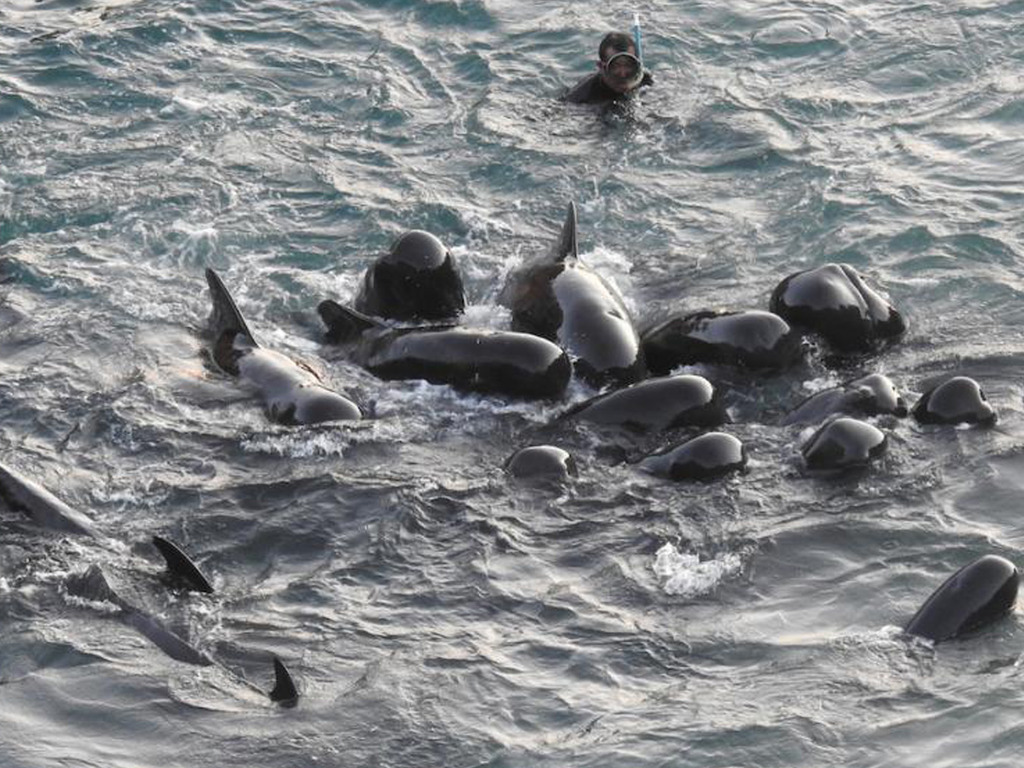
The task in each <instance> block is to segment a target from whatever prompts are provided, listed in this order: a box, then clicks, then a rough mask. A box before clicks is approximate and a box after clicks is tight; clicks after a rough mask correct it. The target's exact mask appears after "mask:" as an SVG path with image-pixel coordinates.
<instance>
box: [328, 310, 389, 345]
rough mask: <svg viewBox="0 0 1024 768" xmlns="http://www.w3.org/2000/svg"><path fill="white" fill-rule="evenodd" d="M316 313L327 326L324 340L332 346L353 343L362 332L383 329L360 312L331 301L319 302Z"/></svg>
mask: <svg viewBox="0 0 1024 768" xmlns="http://www.w3.org/2000/svg"><path fill="white" fill-rule="evenodd" d="M316 311H317V313H318V314H319V315H320V319H321V320H323V321H324V325H326V326H327V333H326V334H324V336H325V338H326V339H327V341H329V342H332V343H334V344H345V343H346V342H350V341H355V340H356V339H358V338H359V337H360V336H361V335H362V334H363V332H364V331H368V330H370V329H372V328H381V327H383V326H381V324H380V323H378V322H376V321H374V320H373V318H371V317H368V316H366V315H364V314H363V313H362V312H357V311H356V310H354V309H352V308H351V307H345V306H342V305H341V304H339V303H338V302H336V301H333V300H331V299H326V300H324V301H321V302H320V305H319V306H318V307H317V308H316Z"/></svg>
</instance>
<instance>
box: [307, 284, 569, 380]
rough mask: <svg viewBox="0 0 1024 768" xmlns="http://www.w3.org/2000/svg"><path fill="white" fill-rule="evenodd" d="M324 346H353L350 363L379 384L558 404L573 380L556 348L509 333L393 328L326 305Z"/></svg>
mask: <svg viewBox="0 0 1024 768" xmlns="http://www.w3.org/2000/svg"><path fill="white" fill-rule="evenodd" d="M317 312H318V313H319V314H320V317H321V319H322V320H323V321H324V325H326V326H327V332H326V334H325V340H326V341H328V342H332V343H341V344H344V343H347V344H351V345H352V348H351V352H350V357H351V358H352V359H353V360H355V361H356V362H357V363H359V364H360V365H361V366H363V367H364V368H366V369H367V370H368V371H370V372H371V373H373V374H374V375H375V376H377V377H379V378H381V379H386V380H388V379H422V380H424V381H429V382H430V383H432V384H449V385H451V386H453V387H456V388H457V389H463V390H469V391H472V392H481V393H484V394H502V395H509V396H511V397H522V398H557V397H560V396H561V395H562V393H563V392H565V388H566V386H567V385H568V384H569V379H570V377H571V375H572V365H571V363H570V362H569V357H568V356H567V355H566V353H565V352H564V351H563V350H562V349H561V348H560V347H559V346H558V345H556V344H553V343H552V342H550V341H547V340H546V339H542V338H540V337H538V336H532V335H530V334H527V333H516V332H511V331H487V330H477V331H474V330H468V329H465V328H455V327H451V326H434V327H426V328H392V327H390V326H387V325H384V324H382V323H379V322H377V321H375V320H373V319H372V318H370V317H367V316H365V315H362V314H360V313H359V312H356V311H355V310H353V309H350V308H348V307H344V306H342V305H341V304H338V303H337V302H335V301H331V300H330V299H328V300H326V301H322V302H320V305H319V306H318V307H317Z"/></svg>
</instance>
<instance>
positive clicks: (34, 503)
mask: <svg viewBox="0 0 1024 768" xmlns="http://www.w3.org/2000/svg"><path fill="white" fill-rule="evenodd" d="M0 499H2V501H3V502H4V504H5V505H6V506H7V507H8V508H9V509H11V510H12V511H15V512H19V513H22V514H24V515H26V516H28V517H29V518H30V519H31V520H33V521H34V522H35V523H36V524H38V525H40V526H42V527H45V528H50V529H54V530H58V531H62V532H64V533H70V534H83V535H87V536H92V537H95V538H99V534H98V533H97V532H96V530H95V528H94V527H93V526H92V524H91V522H89V520H88V518H87V517H86V516H85V515H83V514H82V513H81V512H79V511H78V510H75V509H73V508H71V507H70V506H68V505H67V504H65V503H64V502H63V501H61V500H60V499H58V498H57V497H56V496H54V495H53V494H52V493H50V492H49V491H48V490H46V489H45V488H43V487H42V486H40V485H38V484H36V483H34V482H32V481H31V480H28V479H27V478H25V477H22V476H21V475H20V474H18V473H17V472H15V471H13V470H11V469H9V468H7V467H4V466H0ZM152 541H153V546H155V547H156V549H157V551H158V552H159V553H160V555H161V556H162V557H163V559H164V563H165V565H166V573H165V576H164V580H165V581H166V582H167V583H168V584H169V585H170V586H171V587H172V588H175V589H183V590H187V591H193V592H206V593H210V592H213V586H212V585H211V584H210V581H209V579H207V578H206V576H204V575H203V573H202V571H200V569H199V568H198V566H196V564H195V563H194V562H193V561H192V559H191V558H190V557H189V556H188V555H186V554H185V553H184V552H183V551H182V550H181V548H180V547H179V546H178V545H177V544H175V543H174V542H172V541H171V540H170V539H167V538H165V537H163V536H154V537H153V539H152ZM64 589H65V591H66V592H67V594H69V595H72V596H75V597H79V598H82V599H85V600H89V601H99V602H107V603H110V604H111V605H114V606H116V608H117V609H118V610H117V614H116V615H117V618H118V619H120V620H121V621H123V622H124V623H125V624H127V625H129V626H131V627H134V628H135V629H137V630H138V631H139V632H140V633H141V634H142V635H144V636H145V637H146V638H148V639H149V640H150V641H151V642H152V643H153V644H154V645H156V646H157V647H158V648H160V649H161V650H162V651H163V652H164V653H166V654H167V655H168V656H170V657H171V658H172V659H175V660H177V661H183V662H185V663H188V664H196V665H199V666H209V665H211V664H214V663H215V662H214V660H213V659H212V658H211V657H210V656H209V655H208V654H206V653H204V652H203V651H201V650H199V649H197V648H195V647H194V646H192V645H191V644H189V643H188V642H186V641H185V640H183V639H182V638H181V637H179V636H178V635H177V634H175V633H174V632H173V631H171V630H170V629H168V628H167V627H166V626H165V625H164V624H163V622H161V621H160V620H159V619H157V618H155V617H153V616H151V615H149V614H148V613H146V612H145V611H142V610H141V609H139V608H137V607H136V606H133V605H131V604H130V603H129V602H128V601H127V600H125V599H123V598H122V597H121V596H120V595H118V594H117V593H116V592H115V591H114V589H113V588H112V587H111V585H110V582H109V581H108V579H107V576H106V574H105V573H104V572H103V570H102V569H101V568H100V567H99V566H98V565H95V564H94V565H91V566H89V568H87V569H86V570H85V571H84V572H81V573H76V574H72V575H70V576H69V577H68V578H67V579H66V580H65V582H64ZM274 670H275V672H274V674H275V678H276V681H275V685H274V688H273V690H272V691H271V692H270V693H269V694H268V695H269V696H270V698H271V700H272V701H275V702H278V703H280V704H282V705H283V706H291V705H292V704H294V703H295V702H296V701H297V699H298V692H297V690H296V688H295V684H294V681H293V680H292V677H291V674H290V673H289V672H288V669H287V668H286V667H285V665H284V663H283V662H281V660H280V659H277V658H276V657H275V659H274Z"/></svg>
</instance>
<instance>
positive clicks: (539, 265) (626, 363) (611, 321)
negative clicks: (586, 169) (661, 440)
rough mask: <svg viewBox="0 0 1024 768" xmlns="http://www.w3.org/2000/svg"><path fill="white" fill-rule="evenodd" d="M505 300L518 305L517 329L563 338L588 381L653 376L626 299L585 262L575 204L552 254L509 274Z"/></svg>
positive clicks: (556, 339)
mask: <svg viewBox="0 0 1024 768" xmlns="http://www.w3.org/2000/svg"><path fill="white" fill-rule="evenodd" d="M500 300H501V302H502V303H503V304H505V305H507V306H508V307H509V308H510V309H511V310H512V330H514V331H522V332H524V333H532V334H535V335H537V336H541V337H543V338H545V339H549V340H550V341H554V342H556V343H558V344H559V345H560V346H561V347H562V348H563V349H565V350H566V351H567V352H568V353H569V355H570V357H571V358H572V363H573V369H574V370H575V372H576V374H577V375H578V376H579V377H580V378H581V379H583V380H584V381H586V382H587V383H589V384H591V385H593V386H595V387H602V386H605V385H607V384H612V385H615V386H623V385H626V384H631V383H633V382H635V381H639V380H640V379H642V378H644V376H646V375H647V367H646V365H645V364H644V359H643V351H642V350H641V348H640V338H639V336H638V335H637V332H636V329H635V328H634V327H633V321H632V320H631V319H630V316H629V312H628V311H627V310H626V307H625V306H624V305H623V303H622V300H621V299H620V298H619V296H618V294H617V293H616V292H615V291H614V290H613V289H612V288H611V287H610V286H609V285H608V284H607V283H606V282H605V281H604V280H602V279H601V278H600V277H599V276H598V275H597V273H595V272H593V271H591V270H589V269H587V268H586V266H584V265H583V264H582V263H581V262H580V259H579V247H578V243H577V234H576V205H575V203H569V213H568V215H567V216H566V220H565V224H564V226H563V227H562V233H561V235H560V237H559V239H558V242H557V243H556V245H555V248H554V250H553V251H552V253H551V254H550V255H549V256H547V257H544V258H541V259H539V260H537V261H533V262H530V263H528V264H526V265H524V266H523V267H522V268H520V269H518V270H516V271H515V272H513V273H512V274H511V275H509V279H508V282H507V283H506V285H505V287H504V290H503V291H502V294H501V298H500Z"/></svg>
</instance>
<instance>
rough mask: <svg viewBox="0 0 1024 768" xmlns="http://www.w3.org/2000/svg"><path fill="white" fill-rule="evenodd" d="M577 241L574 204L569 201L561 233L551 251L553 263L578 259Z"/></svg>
mask: <svg viewBox="0 0 1024 768" xmlns="http://www.w3.org/2000/svg"><path fill="white" fill-rule="evenodd" d="M579 255H580V251H579V241H578V239H577V236H576V203H575V202H573V201H571V200H570V201H569V211H568V213H567V214H566V216H565V223H564V224H563V225H562V232H561V234H560V235H559V236H558V241H557V242H556V243H555V248H554V250H553V251H552V254H551V256H552V258H553V259H554V260H555V261H565V260H566V259H567V258H570V257H572V258H573V259H576V258H579Z"/></svg>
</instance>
